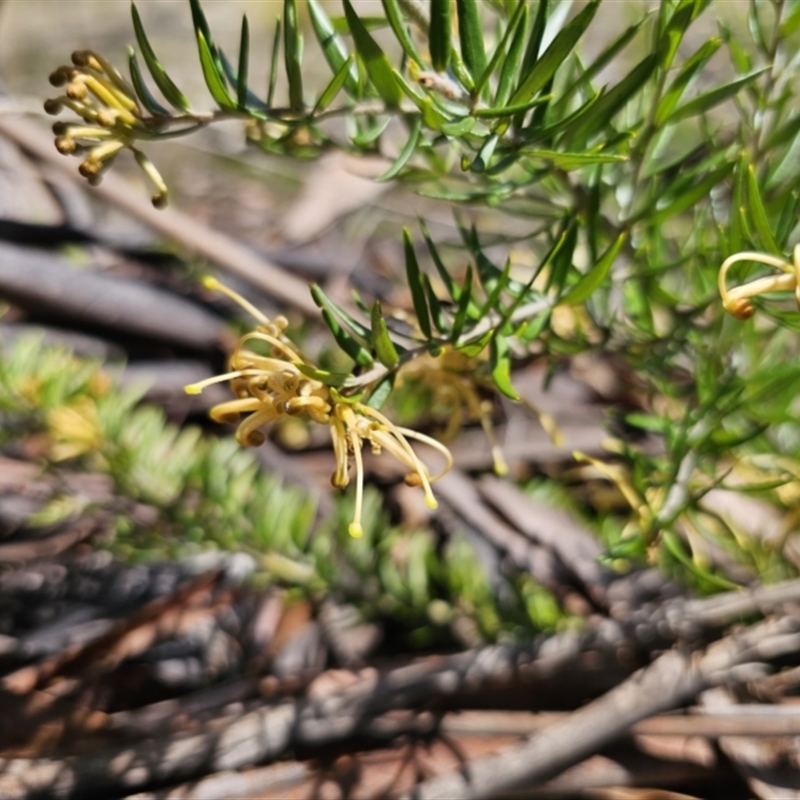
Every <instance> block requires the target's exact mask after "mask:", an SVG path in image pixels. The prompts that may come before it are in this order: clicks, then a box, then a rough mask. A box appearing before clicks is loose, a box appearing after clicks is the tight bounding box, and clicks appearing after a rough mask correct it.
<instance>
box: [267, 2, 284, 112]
mask: <svg viewBox="0 0 800 800" xmlns="http://www.w3.org/2000/svg"><path fill="white" fill-rule="evenodd" d="M280 46H281V19H280V17H278V19H276V20H275V33H274V35H273V37H272V54H271V56H270V60H269V80H268V81H267V107H268V108H272V101H273V99H274V98H275V85H276V84H277V82H278V52H279V50H280Z"/></svg>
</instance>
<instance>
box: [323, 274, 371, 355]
mask: <svg viewBox="0 0 800 800" xmlns="http://www.w3.org/2000/svg"><path fill="white" fill-rule="evenodd" d="M311 297H312V298H313V300H314V302H315V303H316V304H317V305H318V306H319V307H320V308H327V309H328V311H330V312H331V314H333V315H334V316H335V317H336V318H337V319H339V320H341V321H342V322H343V323H344V324H345V325H347V327H348V328H350V329H351V330H352V332H353V334H354V336H356V337H357V338H358V340H359V343H360V344H362V345H363V346H364V347H369V346H370V343H371V338H372V337H371V333H370V330H369V328H367V327H366V326H364V325H362V324H361V323H360V322H358V320H356V319H353V317H352V316H351V315H350V314H348V313H347V312H346V311H345V310H344V309H343V308H341V306H338V305H336V303H334V302H333V301H332V300H330V299H329V298H328V296H327V295H326V294H325V292H323V291H322V288H321V287H320V286H318V285H317V284H314V285H313V286H312V287H311Z"/></svg>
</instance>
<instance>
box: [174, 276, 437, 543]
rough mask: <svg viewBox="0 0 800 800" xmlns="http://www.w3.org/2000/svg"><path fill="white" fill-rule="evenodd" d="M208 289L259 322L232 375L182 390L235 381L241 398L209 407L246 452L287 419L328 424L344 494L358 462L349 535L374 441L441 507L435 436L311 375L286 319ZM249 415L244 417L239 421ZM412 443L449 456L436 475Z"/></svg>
mask: <svg viewBox="0 0 800 800" xmlns="http://www.w3.org/2000/svg"><path fill="white" fill-rule="evenodd" d="M204 283H205V286H206V287H207V288H209V289H216V290H218V291H220V292H223V293H224V294H226V295H227V296H228V297H230V298H231V299H233V300H235V301H236V302H237V303H239V304H240V305H241V306H242V307H243V308H245V309H246V310H247V311H248V312H250V313H251V314H252V315H253V316H254V317H255V319H256V320H257V321H258V325H256V329H255V331H252V332H250V333H247V334H245V335H244V336H242V337H241V338H240V339H239V341H238V343H237V344H236V347H235V348H234V350H233V352H232V353H231V355H230V358H229V360H228V367H229V371H228V372H226V373H225V374H223V375H217V376H215V377H213V378H209V379H208V380H205V381H200V382H199V383H193V384H190V385H188V386H186V387H185V390H186V392H187V393H188V394H199V393H200V392H201V391H202V390H203V389H204V388H205V387H206V386H209V385H210V384H212V383H219V382H224V381H228V382H230V386H231V390H232V391H233V393H234V395H236V399H234V400H230V401H228V402H225V403H221V404H219V405H217V406H214V408H212V409H211V412H210V413H211V417H212V419H214V420H215V421H217V422H225V423H238V427H237V429H236V439H237V441H238V442H239V443H240V444H242V445H244V446H245V447H257V446H258V445H260V444H263V442H264V440H265V438H266V437H265V434H264V432H263V430H262V429H263V427H264V426H265V425H268V424H269V423H271V422H273V421H274V420H276V419H278V418H279V417H281V416H283V415H286V416H292V417H299V418H301V419H305V420H307V421H309V422H315V423H317V424H320V425H327V426H328V427H329V429H330V432H331V439H332V441H333V450H334V455H335V457H336V469H335V471H334V473H333V476H332V477H331V482H332V483H333V485H334V486H336V487H337V488H340V489H343V488H345V487H346V486H347V485H348V483H349V482H350V462H351V457H352V461H353V462H354V463H355V471H356V502H355V512H354V514H353V520H352V522H351V523H350V528H349V531H350V534H351V535H352V536H355V537H357V536H361V535H362V534H363V529H362V526H361V512H362V507H363V497H364V462H363V459H362V448H363V446H364V442H365V441H367V442H369V443H370V446H371V449H372V452H373V453H376V454H377V453H381V452H382V451H383V450H386V451H388V452H389V453H391V454H392V455H393V456H395V458H397V459H398V460H399V461H400V462H401V463H403V464H404V465H405V466H406V467H408V469H409V472H408V474H407V475H406V478H405V480H406V483H408V484H409V485H411V486H421V487H422V488H423V490H424V492H425V502H426V503H427V504H428V506H429V507H430V508H436V506H437V504H436V498H435V497H434V496H433V492H432V490H431V483H433V482H434V481H435V480H437V479H438V478H440V477H441V476H442V475H444V474H445V472H447V471H448V470H449V469H450V468H451V466H452V458H451V456H450V452H449V450H447V448H446V447H444V446H443V445H441V444H440V443H439V442H437V441H436V440H435V439H432V438H430V437H429V436H425V435H424V434H421V433H417V432H416V431H413V430H410V429H408V428H403V427H400V426H397V425H395V424H394V423H392V422H391V421H390V420H389V419H387V417H385V416H384V415H383V414H381V413H380V412H379V411H376V410H375V409H374V408H370V407H369V406H368V405H366V404H364V403H361V402H353V401H351V400H349V399H348V398H346V397H344V396H342V395H341V394H339V393H338V392H337V391H336V389H334V388H332V387H330V386H327V385H326V384H324V383H323V382H322V381H320V380H317V379H316V378H313V377H309V375H308V374H307V373H310V372H312V373H313V372H314V371H315V369H316V368H315V367H314V365H313V364H312V363H311V362H310V361H308V360H307V359H305V358H304V356H302V355H301V353H300V352H299V350H297V348H296V347H295V346H294V344H292V342H291V341H290V340H289V339H288V338H287V337H286V336H285V335H284V330H285V329H286V326H287V324H288V323H287V321H286V319H285V318H284V317H277V318H276V319H274V320H270V319H268V318H267V317H266V316H264V315H263V314H262V313H261V312H260V311H259V310H258V309H257V308H255V307H254V306H253V305H252V304H251V303H249V302H248V301H247V300H245V299H244V298H243V297H241V296H240V295H239V294H237V293H236V292H234V291H232V290H231V289H229V288H227V287H226V286H223V285H222V284H220V283H219V282H218V281H216V280H215V279H213V278H208V279H206V280H205V281H204ZM256 342H260V343H262V346H263V347H264V349H265V350H266V351H267V352H268V355H261V354H259V353H256V352H254V351H253V350H252V349H251V347H249V346H248V345H252V344H253V343H256ZM304 369H305V371H304ZM241 417H244V418H243V419H241V421H240V418H241ZM409 439H416V440H417V441H420V442H423V443H425V444H428V445H429V446H431V447H433V448H435V449H436V450H438V451H439V452H440V453H441V454H442V455H443V456H444V458H445V467H444V469H443V470H442V471H441V472H440V473H438V474H436V475H432V474H431V472H430V470H429V469H428V467H427V466H426V465H425V464H424V463H423V462H422V461H421V460H420V458H419V457H418V456H417V454H416V453H415V452H414V449H413V448H412V446H411V444H410V443H409V441H408V440H409Z"/></svg>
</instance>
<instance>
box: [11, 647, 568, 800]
mask: <svg viewBox="0 0 800 800" xmlns="http://www.w3.org/2000/svg"><path fill="white" fill-rule="evenodd" d="M579 641H580V640H579V638H578V637H569V639H568V640H567V639H563V640H562V641H561V647H560V649H559V647H558V646H555V647H554V642H553V640H552V639H551V640H546V641H543V642H541V643H540V645H539V646H534V645H530V644H529V645H527V646H517V645H496V646H494V647H487V648H484V649H482V650H478V651H468V652H463V653H458V654H456V655H452V656H443V657H434V658H428V659H425V660H424V661H422V662H421V663H415V664H411V665H408V666H403V667H399V668H396V669H392V670H389V671H387V672H385V673H379V672H378V671H376V670H369V671H366V672H365V673H364V674H363V675H362V676H360V680H359V681H358V683H357V684H356V685H355V686H352V687H351V688H348V689H344V690H342V691H338V692H333V693H332V694H327V695H324V696H322V697H315V696H314V693H313V692H312V695H311V697H309V698H300V699H297V700H283V701H277V702H275V703H272V704H269V705H267V706H265V707H262V708H259V709H257V710H255V711H252V712H248V713H245V714H243V715H241V716H240V717H238V718H236V719H234V720H228V721H226V722H225V724H223V725H222V726H219V727H217V726H213V729H211V730H207V731H205V732H203V733H199V734H196V735H192V736H158V735H156V736H154V737H153V738H151V739H150V740H148V741H146V742H138V743H135V744H133V745H125V746H120V747H116V748H109V749H104V750H102V751H98V752H96V753H94V754H92V755H91V756H83V757H79V756H70V757H67V758H64V759H48V758H38V759H24V758H18V759H6V760H0V797H2V798H4V800H22V798H27V797H29V796H30V795H34V794H37V793H39V794H40V795H42V796H50V797H70V796H77V795H79V794H80V793H82V792H86V791H94V792H106V793H111V792H114V791H118V790H120V789H121V788H126V789H127V790H128V791H134V790H135V789H137V788H139V787H145V786H147V785H148V784H151V783H153V782H156V781H158V782H173V781H180V780H187V779H189V778H191V777H194V776H197V775H201V774H205V773H209V772H218V771H224V770H232V769H239V768H242V767H246V766H249V765H251V764H256V763H260V762H264V761H267V760H271V759H275V758H278V757H280V756H281V755H282V754H283V753H285V752H286V751H287V749H289V748H290V747H293V746H298V745H303V746H306V747H316V746H321V745H326V744H331V743H334V742H341V741H343V740H346V739H349V738H350V737H352V736H354V735H358V734H360V733H364V732H368V729H369V723H370V721H371V720H373V719H374V718H375V717H377V716H379V715H380V714H383V713H384V712H386V711H388V710H391V709H393V708H402V707H413V706H416V705H418V704H419V703H421V702H425V701H427V700H429V699H431V698H443V697H448V696H455V695H461V694H464V693H472V692H477V691H479V690H480V689H482V688H483V687H485V686H487V685H488V684H489V683H499V682H503V683H507V682H510V681H512V680H525V679H526V678H528V679H533V678H534V677H536V676H537V675H539V674H552V673H553V672H555V671H558V669H559V668H560V667H563V666H564V664H565V663H568V662H569V661H571V660H572V659H573V658H574V656H575V654H576V652H577V650H576V647H578V646H579ZM556 645H557V643H556ZM379 727H380V726H379ZM372 733H373V736H374V735H378V734H379V733H380V731H379V730H373V731H372ZM383 735H384V736H386V735H388V733H387V732H386V731H384V733H383Z"/></svg>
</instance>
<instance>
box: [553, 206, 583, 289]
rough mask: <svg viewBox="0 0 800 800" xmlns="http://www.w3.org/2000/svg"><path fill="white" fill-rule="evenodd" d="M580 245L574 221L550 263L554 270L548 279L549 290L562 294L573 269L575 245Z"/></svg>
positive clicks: (560, 241)
mask: <svg viewBox="0 0 800 800" xmlns="http://www.w3.org/2000/svg"><path fill="white" fill-rule="evenodd" d="M577 243H578V226H577V225H576V224H575V221H574V220H571V221H570V222H569V223H568V224H567V228H566V230H565V231H564V233H563V235H562V237H561V238H560V239H559V242H558V244H557V245H556V247H555V248H554V249H553V254H552V257H551V258H550V263H551V264H552V268H551V270H550V275H549V276H548V277H547V287H546V288H547V290H550V289H552V288H553V287H555V289H556V291H557V292H558V293H559V294H560V293H561V291H562V289H563V288H564V284H565V283H566V280H567V276H568V275H569V271H570V269H571V268H572V257H573V255H574V254H575V245H577Z"/></svg>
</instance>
